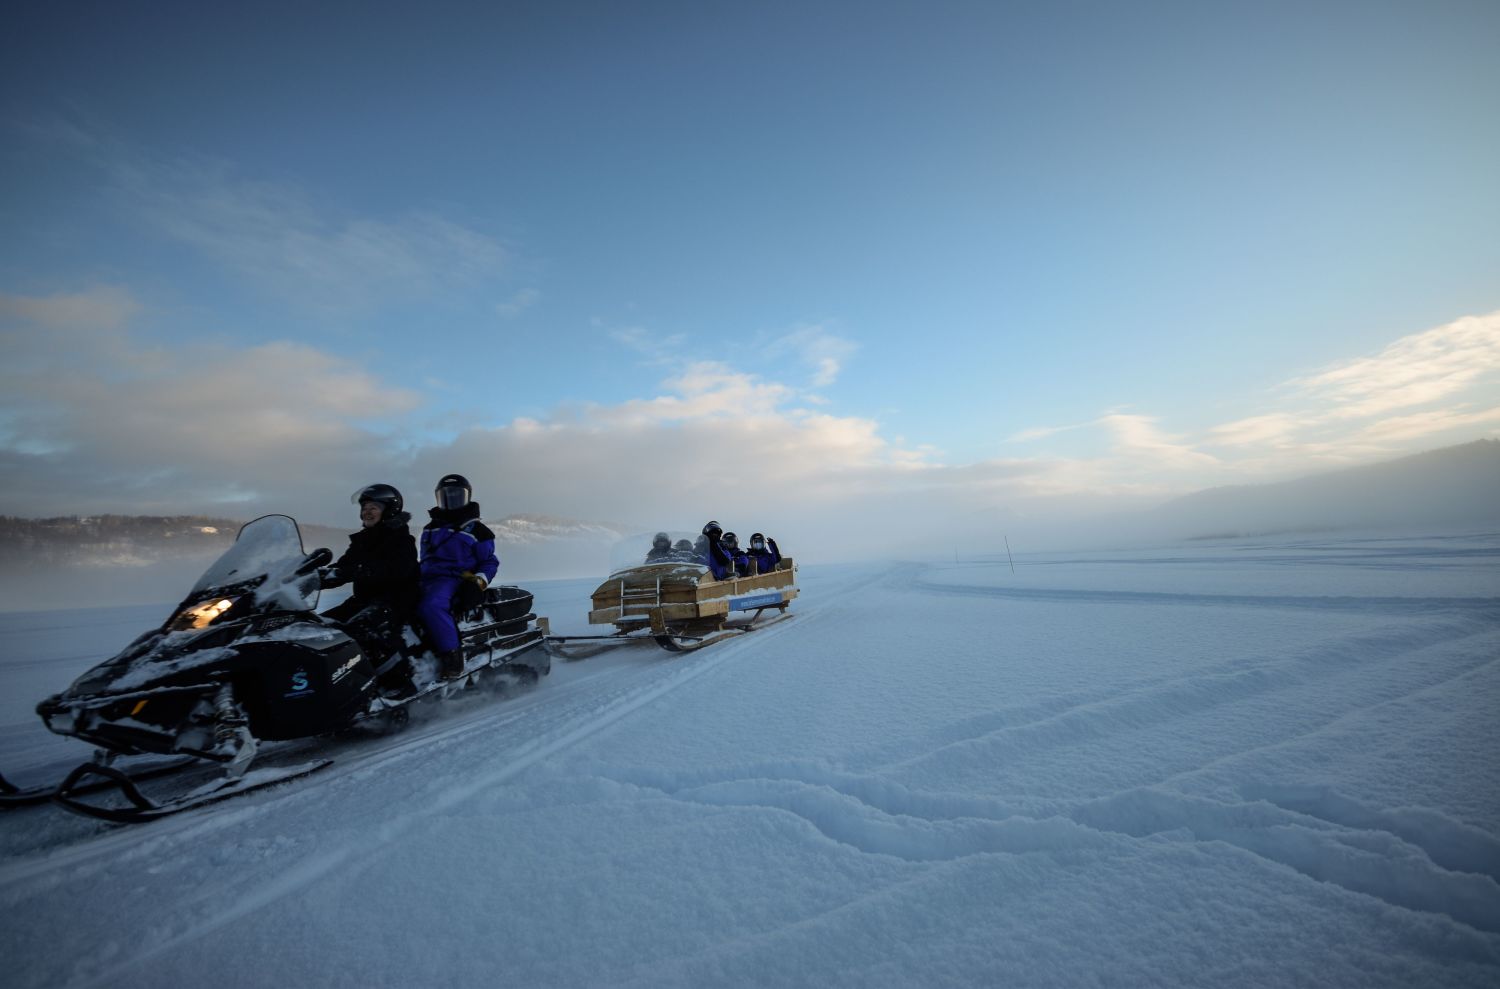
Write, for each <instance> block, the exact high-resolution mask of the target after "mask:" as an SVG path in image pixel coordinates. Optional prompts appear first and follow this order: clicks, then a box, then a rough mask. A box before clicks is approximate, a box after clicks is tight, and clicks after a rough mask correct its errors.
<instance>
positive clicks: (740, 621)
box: [554, 558, 797, 652]
mask: <svg viewBox="0 0 1500 989" xmlns="http://www.w3.org/2000/svg"><path fill="white" fill-rule="evenodd" d="M796 573H797V569H796V565H795V564H794V563H793V561H792V560H791V559H790V558H786V559H783V560H782V561H781V562H780V563H779V564H777V566H776V569H775V570H772V571H770V572H768V573H763V574H756V575H755V576H753V577H730V578H728V579H726V580H715V579H714V576H713V573H712V572H711V571H710V570H709V569H708V568H707V567H705V566H703V565H702V564H698V563H676V562H671V563H646V564H642V565H640V566H636V567H630V568H627V569H625V570H619V571H616V572H615V573H613V574H610V576H609V577H608V578H607V579H605V581H604V582H603V583H602V584H600V585H599V587H598V589H597V590H595V591H594V593H593V595H592V603H593V608H592V610H591V611H589V624H590V625H613V626H615V633H614V635H606V636H567V637H556V638H555V639H554V641H560V642H566V641H568V640H569V639H572V640H578V639H584V638H587V639H592V640H595V641H621V640H625V641H632V640H638V639H641V638H645V637H647V636H649V637H650V638H652V639H654V640H655V641H656V643H657V645H659V646H661V647H662V648H664V649H669V650H672V651H673V652H687V651H690V650H693V649H701V648H702V647H703V646H706V645H708V644H710V643H712V642H717V641H719V640H720V639H723V638H727V637H729V636H732V635H740V634H743V633H745V632H749V631H751V630H753V629H756V628H761V627H764V626H766V625H769V624H771V623H772V622H775V621H780V620H781V619H783V618H788V617H790V616H789V615H788V614H787V613H786V609H787V605H789V604H791V602H792V599H793V598H795V597H796V596H797V587H796ZM770 611H774V612H776V617H774V618H770V619H765V620H762V616H763V615H764V614H765V613H766V612H770Z"/></svg>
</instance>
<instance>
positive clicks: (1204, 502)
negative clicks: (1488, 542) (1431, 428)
mask: <svg viewBox="0 0 1500 989" xmlns="http://www.w3.org/2000/svg"><path fill="white" fill-rule="evenodd" d="M1146 516H1147V522H1148V527H1150V528H1153V529H1160V530H1161V531H1163V532H1165V533H1168V534H1171V535H1174V536H1176V537H1179V538H1194V537H1197V538H1212V537H1216V536H1247V535H1268V534H1273V533H1284V532H1299V531H1318V530H1328V529H1358V528H1365V529H1374V528H1393V527H1411V526H1418V527H1432V526H1440V527H1455V526H1474V525H1478V526H1487V525H1500V440H1490V439H1485V440H1476V441H1474V442H1472V443H1465V444H1463V445H1461V446H1451V447H1445V448H1443V449H1439V450H1431V451H1428V452H1426V453H1418V454H1413V455H1412V456H1408V457H1401V458H1400V459H1397V460H1388V461H1385V462H1383V463H1378V464H1371V465H1369V466H1364V467H1351V468H1347V469H1344V470H1338V471H1331V472H1329V473H1326V474H1316V475H1313V476H1310V477H1303V478H1298V479H1296V480H1292V481H1283V482H1279V483H1275V484H1257V485H1236V486H1232V487H1222V488H1209V489H1207V490H1205V491H1199V492H1197V493H1195V494H1191V495H1187V496H1185V497H1182V498H1178V499H1176V500H1174V501H1170V502H1168V503H1167V504H1165V505H1163V506H1161V507H1159V508H1157V509H1155V510H1154V511H1152V512H1148V513H1146Z"/></svg>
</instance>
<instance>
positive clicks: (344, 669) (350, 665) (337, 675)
mask: <svg viewBox="0 0 1500 989" xmlns="http://www.w3.org/2000/svg"><path fill="white" fill-rule="evenodd" d="M358 662H359V653H355V654H354V655H353V657H351V658H350V660H349V662H347V663H345V664H344V665H343V666H340V667H339V668H338V669H336V670H334V671H333V676H332V677H330V678H329V680H328V682H329V683H338V682H339V681H340V680H342V679H344V677H346V676H348V675H349V674H350V673H353V672H354V666H355V664H356V663H358Z"/></svg>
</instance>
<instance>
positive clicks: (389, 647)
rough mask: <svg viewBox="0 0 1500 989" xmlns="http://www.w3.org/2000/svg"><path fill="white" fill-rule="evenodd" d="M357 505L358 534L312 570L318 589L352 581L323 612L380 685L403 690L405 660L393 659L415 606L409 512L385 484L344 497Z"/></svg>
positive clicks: (413, 545)
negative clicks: (360, 652)
mask: <svg viewBox="0 0 1500 989" xmlns="http://www.w3.org/2000/svg"><path fill="white" fill-rule="evenodd" d="M349 500H350V501H352V502H354V503H355V504H357V505H359V524H360V530H359V531H358V532H356V533H354V534H353V535H351V536H350V537H349V548H348V549H346V550H345V551H344V555H343V556H340V557H339V558H338V560H337V562H335V563H334V564H333V565H332V566H328V567H324V568H323V569H322V570H320V571H318V578H319V583H321V584H322V586H323V587H325V588H326V587H342V586H343V585H344V584H349V583H352V584H353V585H354V593H353V594H351V595H350V596H349V599H348V600H347V601H344V602H342V603H341V604H336V605H334V606H333V607H332V608H329V609H328V610H327V611H325V612H323V617H324V618H332V619H333V620H334V621H336V622H339V623H341V624H342V625H343V626H344V627H345V628H346V629H347V630H348V631H349V634H350V635H352V636H353V637H354V639H355V641H357V642H359V643H360V645H362V646H363V647H364V650H365V654H366V655H367V656H369V658H370V662H371V664H372V665H373V666H374V667H375V669H376V670H377V671H378V672H379V674H380V681H379V682H380V685H381V686H382V687H383V688H386V689H389V690H393V691H396V692H398V693H399V692H403V691H405V690H406V689H407V688H409V686H410V684H411V674H410V672H409V671H408V669H407V664H406V661H405V657H401V656H399V655H398V654H399V652H400V650H401V645H402V633H403V629H404V627H405V625H406V623H407V621H408V620H409V619H410V618H411V616H412V612H413V610H414V609H415V608H416V605H417V580H418V577H419V570H418V567H417V543H416V540H414V539H412V535H411V529H410V528H409V526H408V523H409V522H411V514H410V513H409V512H405V511H402V507H403V504H402V499H401V492H400V491H397V490H396V489H395V488H394V487H392V486H391V485H389V484H371V485H367V486H366V487H363V488H360V489H359V490H358V491H356V492H354V494H353V495H352V496H351V497H350V499H349Z"/></svg>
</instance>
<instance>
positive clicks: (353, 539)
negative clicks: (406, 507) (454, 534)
mask: <svg viewBox="0 0 1500 989" xmlns="http://www.w3.org/2000/svg"><path fill="white" fill-rule="evenodd" d="M410 521H411V516H410V515H408V514H407V513H406V512H402V513H400V514H399V515H397V516H395V517H394V518H388V519H385V520H383V521H381V522H380V523H378V524H376V525H373V526H371V527H370V528H368V529H361V530H359V531H358V532H356V533H354V534H352V535H351V536H350V537H349V548H348V549H347V550H345V551H344V555H343V556H341V557H339V558H338V562H337V563H335V564H334V565H333V567H332V568H331V569H333V570H335V571H337V574H338V577H339V580H340V582H341V583H342V582H343V581H351V580H352V581H353V582H354V596H353V599H352V600H355V601H358V602H359V603H360V604H361V605H367V604H374V603H375V602H377V601H384V602H385V603H387V604H389V605H391V606H392V607H394V608H397V609H399V610H402V611H406V610H409V609H411V608H414V607H415V606H416V603H417V596H418V594H417V581H418V579H419V578H420V576H421V571H420V569H419V568H418V566H417V543H416V540H414V539H413V538H412V535H411V530H410V529H408V528H407V525H406V524H407V523H408V522H410Z"/></svg>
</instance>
